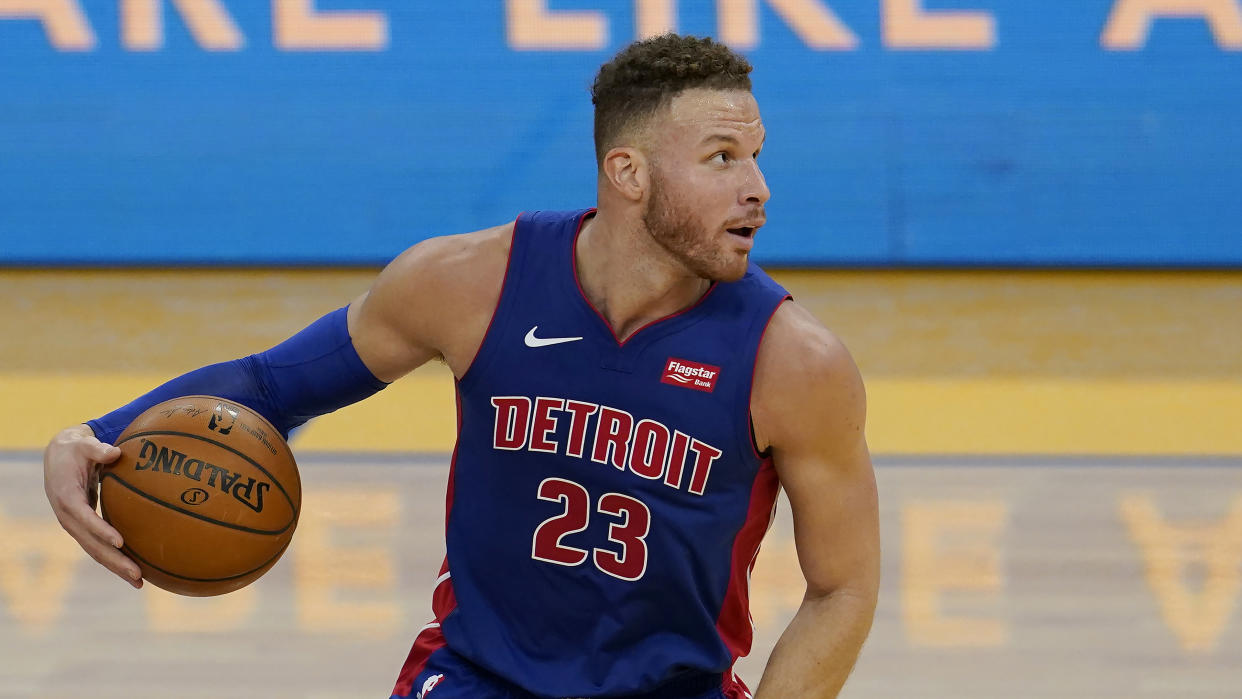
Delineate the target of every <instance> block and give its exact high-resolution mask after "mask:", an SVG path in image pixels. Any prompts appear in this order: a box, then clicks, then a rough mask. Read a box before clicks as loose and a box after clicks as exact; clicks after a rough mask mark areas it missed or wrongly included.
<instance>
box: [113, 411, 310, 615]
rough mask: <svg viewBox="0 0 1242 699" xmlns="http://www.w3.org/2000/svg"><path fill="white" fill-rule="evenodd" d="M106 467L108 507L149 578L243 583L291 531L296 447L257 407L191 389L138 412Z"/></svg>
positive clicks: (297, 490) (173, 584)
mask: <svg viewBox="0 0 1242 699" xmlns="http://www.w3.org/2000/svg"><path fill="white" fill-rule="evenodd" d="M116 446H117V447H119V448H120V449H121V456H120V458H118V459H117V460H116V461H115V462H113V463H111V464H107V465H104V466H103V468H102V470H101V471H100V490H99V501H100V508H101V510H102V514H103V517H104V519H105V520H107V521H108V522H109V523H110V524H111V525H112V526H113V527H115V528H116V529H117V531H119V532H120V533H121V536H122V537H124V539H125V544H124V547H123V548H122V549H121V550H122V551H123V552H124V553H125V554H126V555H127V556H129V557H130V558H132V559H133V560H134V562H136V563H137V564H138V566H139V567H140V568H141V569H142V577H143V578H145V579H146V580H148V581H150V582H151V583H152V584H153V585H156V586H158V587H162V588H164V589H165V590H168V591H170V592H175V593H177V594H181V595H189V596H194V597H207V596H212V595H221V594H224V593H226V592H232V591H233V590H237V589H240V588H242V587H245V586H246V585H248V584H250V583H251V582H254V581H255V580H257V579H258V578H259V577H260V576H261V575H263V574H264V573H266V572H267V571H268V570H269V569H270V568H271V567H272V566H273V565H275V564H276V562H277V561H278V560H280V556H281V554H283V553H284V552H285V549H286V548H287V547H288V546H289V541H290V540H291V539H292V538H293V530H294V528H295V527H296V526H297V521H298V512H299V510H300V509H301V504H302V484H301V480H300V478H299V477H298V469H297V464H296V463H295V462H294V459H293V454H292V452H291V451H290V450H289V445H288V444H286V443H285V440H284V439H283V438H282V437H281V436H280V433H279V432H277V431H276V429H275V428H274V427H272V425H271V424H270V423H269V422H268V421H267V420H265V419H264V418H263V417H262V416H261V415H259V414H258V413H256V412H254V411H252V410H250V409H249V408H247V407H245V406H243V405H239V404H237V403H234V402H231V401H228V400H224V399H222V398H214V397H211V396H184V397H182V398H176V399H173V400H169V401H165V402H163V403H160V404H159V405H156V406H153V407H151V408H150V409H148V410H147V411H146V412H144V413H142V414H141V415H139V416H138V417H137V418H135V419H134V421H133V422H131V423H130V425H129V427H127V428H126V429H125V431H124V432H122V433H121V435H120V436H119V437H118V438H117V440H116Z"/></svg>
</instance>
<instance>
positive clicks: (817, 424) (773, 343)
mask: <svg viewBox="0 0 1242 699" xmlns="http://www.w3.org/2000/svg"><path fill="white" fill-rule="evenodd" d="M768 334H769V336H770V340H768V339H765V341H764V346H763V347H762V348H761V350H760V356H759V367H758V371H757V375H756V378H757V383H756V389H755V391H756V396H755V402H754V405H753V406H752V409H753V411H754V414H755V419H756V427H757V429H758V430H759V431H760V432H761V433H762V434H763V436H764V437H765V438H766V440H767V441H768V443H769V445H770V447H771V449H772V458H773V461H774V463H775V465H776V469H777V473H778V475H779V476H780V480H781V485H782V487H783V488H784V489H785V492H786V494H787V496H788V498H789V504H790V508H791V510H792V512H793V519H794V540H795V544H796V545H797V549H798V559H799V562H800V563H801V566H802V570H803V574H804V575H805V577H806V580H807V585H808V593H809V594H812V595H816V594H826V593H829V592H834V591H837V590H840V589H843V588H849V589H853V590H855V591H860V592H865V593H867V594H874V591H875V589H876V587H877V586H878V583H879V558H880V544H879V506H878V494H877V489H876V482H875V473H874V471H873V469H872V465H871V457H870V454H869V453H868V450H867V441H866V432H865V424H866V394H865V391H864V388H863V382H862V378H861V376H860V375H859V372H858V368H857V366H856V365H855V364H854V361H853V359H852V358H851V357H850V355H849V353H848V351H846V349H845V347H844V346H843V345H841V343H840V342H839V341H838V340H837V339H836V338H835V337H834V336H833V335H832V334H831V333H829V332H828V331H827V330H825V329H824V328H823V327H822V326H820V325H819V323H818V322H817V321H815V319H814V318H813V317H812V316H811V315H810V314H809V313H808V312H807V311H806V310H805V309H802V308H800V307H798V306H796V305H792V304H787V305H786V307H784V308H782V309H781V310H780V311H778V314H777V316H775V317H774V318H773V322H772V325H771V327H770V329H769V333H768Z"/></svg>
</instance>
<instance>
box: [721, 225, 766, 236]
mask: <svg viewBox="0 0 1242 699" xmlns="http://www.w3.org/2000/svg"><path fill="white" fill-rule="evenodd" d="M725 230H727V231H729V232H730V233H732V234H733V235H736V236H741V237H743V238H750V237H751V236H753V235H754V234H755V231H757V230H759V227H758V226H739V227H738V228H726V229H725Z"/></svg>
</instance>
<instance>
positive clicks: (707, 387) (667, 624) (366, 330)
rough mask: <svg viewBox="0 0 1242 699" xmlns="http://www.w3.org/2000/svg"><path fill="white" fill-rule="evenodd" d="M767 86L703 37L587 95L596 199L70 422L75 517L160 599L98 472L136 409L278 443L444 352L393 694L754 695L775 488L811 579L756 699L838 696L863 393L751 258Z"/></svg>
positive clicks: (647, 57) (67, 475) (63, 487)
mask: <svg viewBox="0 0 1242 699" xmlns="http://www.w3.org/2000/svg"><path fill="white" fill-rule="evenodd" d="M750 70H751V67H750V65H749V63H748V62H747V61H746V60H745V59H744V58H742V57H740V56H738V55H736V54H734V53H732V52H731V51H730V50H729V49H727V48H725V47H724V46H722V45H720V44H717V43H715V42H713V41H711V40H708V39H696V38H692V37H680V36H676V35H666V36H662V37H658V38H655V39H650V40H646V41H643V42H639V43H636V44H633V45H631V46H629V47H628V48H626V49H625V50H623V51H622V52H621V53H620V54H618V55H617V56H616V57H615V58H614V59H613V60H612V61H610V62H609V63H607V64H605V65H604V66H603V67H602V68H601V69H600V71H599V74H598V76H597V78H596V81H595V84H594V87H593V97H594V102H595V105H596V114H595V128H596V130H595V140H596V150H597V159H598V166H599V176H598V208H596V209H589V210H583V211H574V212H562V213H552V212H535V213H526V214H523V215H521V216H520V217H518V219H517V220H516V221H515V222H510V223H506V224H504V225H501V226H497V227H495V228H489V229H487V230H483V231H478V232H474V233H468V234H465V235H456V236H447V237H440V238H433V239H431V240H427V241H425V242H422V243H419V244H417V245H415V246H414V247H412V248H410V249H409V250H408V251H406V252H405V253H403V254H402V255H401V256H399V257H398V258H397V259H396V260H395V261H393V262H392V263H391V264H390V265H389V266H388V267H387V268H386V269H385V270H384V271H383V272H382V273H381V274H380V275H379V277H378V278H377V279H376V280H375V282H374V285H373V286H372V287H371V289H370V290H369V291H368V292H367V293H366V294H364V295H362V296H361V297H359V298H357V299H354V300H353V302H352V303H350V304H349V305H348V306H347V307H345V308H342V309H339V310H338V311H335V312H333V313H330V314H328V315H327V316H325V317H324V318H322V319H320V320H319V321H317V322H315V323H314V324H312V325H311V326H309V327H308V328H306V329H305V330H303V331H302V332H300V333H299V334H297V335H295V336H294V337H292V338H290V339H289V340H286V341H285V342H284V343H281V344H280V345H278V346H277V347H275V348H273V349H271V350H268V351H266V352H262V353H259V354H256V355H251V356H250V357H246V358H244V359H240V360H236V361H233V362H226V363H223V364H218V365H214V366H210V367H205V368H202V369H199V370H196V371H193V372H191V373H189V374H187V375H185V376H183V377H180V378H178V379H174V380H173V381H171V382H169V383H168V384H165V385H164V386H161V387H159V388H157V389H155V390H154V391H152V392H151V393H149V394H147V395H145V396H143V397H141V398H139V399H138V400H136V401H134V402H133V403H131V404H130V405H127V406H125V407H123V408H121V409H119V410H117V411H115V412H113V413H111V414H109V415H107V416H104V417H102V418H100V419H98V420H93V421H91V422H89V423H87V425H79V426H76V427H71V428H69V429H67V430H65V431H64V432H62V433H61V434H59V435H58V436H56V437H55V438H54V439H53V440H52V442H51V443H50V444H49V446H48V448H47V450H46V453H45V456H44V464H45V480H46V490H47V495H48V498H49V500H50V501H51V504H52V508H53V510H55V512H56V515H57V517H58V518H59V520H60V521H61V523H62V525H63V526H64V527H65V529H66V530H67V531H68V532H69V533H70V534H71V535H72V536H73V537H74V538H75V539H76V540H77V541H78V542H79V543H80V544H81V545H82V547H83V548H84V549H85V550H86V551H87V552H88V553H89V554H90V555H91V556H92V557H94V558H95V560H97V561H99V562H100V563H101V564H103V565H104V566H106V567H107V568H108V569H110V570H112V571H113V572H114V573H116V574H118V575H120V576H121V577H122V578H124V579H126V580H127V581H129V582H130V583H131V584H133V585H134V586H135V587H137V586H140V585H141V580H140V579H139V577H138V568H137V566H136V565H135V564H134V563H133V561H132V560H130V559H129V558H127V557H125V556H124V555H123V554H122V553H121V552H120V551H119V550H118V548H119V547H120V545H121V543H122V541H121V537H120V535H119V534H118V533H117V532H116V531H115V530H114V529H112V528H111V527H110V526H108V525H107V524H106V523H105V522H104V521H103V520H102V519H100V518H99V517H98V516H97V515H96V514H95V512H94V510H93V504H94V502H93V493H94V489H95V482H94V477H93V476H94V473H95V467H93V466H92V464H93V463H94V462H103V463H108V462H111V461H113V460H115V459H116V458H117V456H118V453H119V450H118V449H117V448H116V447H113V446H110V443H111V442H112V441H114V440H115V438H116V436H117V435H118V434H119V433H120V432H121V431H122V429H123V428H124V427H125V426H126V425H127V424H128V423H129V421H130V420H131V419H133V417H135V416H136V415H138V414H139V413H140V412H141V411H142V410H144V409H146V408H147V407H149V406H151V405H154V404H155V403H157V402H159V401H162V400H165V399H168V398H171V397H175V396H180V395H188V394H211V395H218V396H222V397H225V398H229V399H231V400H236V401H238V402H240V403H243V404H245V405H249V406H251V407H252V408H254V409H256V410H258V411H259V412H261V413H263V414H264V415H265V416H266V417H267V418H268V419H269V420H270V421H271V422H272V423H273V424H274V425H275V426H276V427H277V428H279V429H280V430H281V431H282V432H285V433H287V432H288V430H289V429H290V428H292V427H295V426H297V425H299V424H301V423H303V422H305V421H306V420H308V419H310V418H311V417H314V416H316V415H321V414H323V413H326V412H329V411H331V410H334V409H336V408H338V407H341V406H343V405H346V404H349V403H352V402H355V401H357V400H361V399H363V398H365V397H366V396H368V395H371V394H372V393H374V392H375V391H377V390H379V389H381V388H383V387H384V386H385V385H386V384H387V383H388V382H391V381H394V380H396V379H398V378H400V377H401V376H403V375H404V374H406V373H408V372H410V371H411V370H413V369H414V368H416V367H418V366H419V365H421V364H423V363H425V362H427V361H429V360H432V359H435V358H440V359H442V360H443V361H444V362H445V363H446V364H447V365H448V366H449V368H451V369H452V371H453V373H454V375H455V376H456V380H457V393H458V398H459V435H458V441H457V447H456V450H455V452H454V457H453V466H452V470H451V471H450V476H449V482H448V503H447V504H448V517H447V525H446V536H447V543H446V551H447V557H446V560H445V562H444V565H443V567H442V568H441V570H440V575H439V580H438V581H437V587H436V589H435V593H434V596H433V605H432V606H433V610H434V612H435V619H434V621H433V622H432V623H431V624H428V625H427V626H425V627H424V628H423V629H422V630H420V631H419V632H418V633H417V634H416V636H415V638H414V645H413V649H412V650H411V652H410V654H409V658H408V660H407V661H406V663H405V666H404V667H403V668H402V670H401V672H400V675H399V679H398V681H397V684H396V687H395V689H394V692H393V696H394V697H418V698H419V699H490V698H493V697H496V698H499V697H523V698H524V697H643V698H646V699H657V698H659V699H664V698H677V699H682V698H692V697H693V698H700V697H701V698H704V699H706V698H709V697H712V698H720V697H728V698H730V699H741V698H742V697H749V696H751V695H750V693H749V690H747V688H746V687H745V686H744V685H743V684H742V683H741V681H740V680H738V679H737V678H736V677H735V676H734V674H733V672H732V668H733V664H734V662H735V661H736V659H737V658H738V657H739V656H742V655H745V654H746V653H747V652H748V651H749V649H750V644H751V635H752V628H751V624H750V620H749V614H748V610H747V604H748V600H747V597H748V589H747V586H748V575H749V572H750V569H751V567H752V565H753V563H754V559H755V556H756V554H757V552H758V547H759V542H760V539H761V537H762V536H763V534H764V532H765V530H766V528H767V526H768V524H769V522H770V517H771V515H772V512H773V508H774V504H775V499H776V495H777V490H778V488H779V487H781V486H783V487H784V488H785V491H786V493H787V494H788V497H789V502H790V504H791V506H792V509H793V517H794V525H795V540H796V544H797V550H798V556H799V560H800V562H801V566H802V570H803V573H804V575H805V578H806V582H807V587H806V595H805V598H804V600H803V603H802V606H801V608H800V609H799V610H798V613H797V615H796V616H795V617H794V619H793V622H792V623H791V624H790V625H789V627H788V628H787V629H786V630H785V632H784V634H783V636H782V637H781V639H780V642H779V643H778V644H777V646H776V648H775V650H774V651H773V652H772V655H771V658H770V659H769V661H768V666H767V669H766V671H765V673H764V676H763V679H762V682H761V684H760V685H759V687H758V691H757V694H756V696H758V697H761V698H762V699H782V698H797V699H811V698H818V697H834V696H836V695H837V693H838V691H839V690H840V688H841V686H842V684H843V683H844V681H845V678H846V676H847V675H848V673H849V671H850V669H851V667H852V666H853V663H854V661H855V658H856V657H857V654H858V652H859V648H860V647H861V645H862V643H863V640H864V638H865V637H866V635H867V633H868V631H869V628H870V625H871V620H872V616H873V614H874V609H875V603H876V594H877V585H878V577H879V573H878V568H879V542H878V539H879V536H878V524H877V519H878V518H877V505H876V487H875V480H874V475H873V473H872V469H871V464H870V458H869V456H868V452H867V446H866V443H865V440H864V436H863V423H864V396H863V386H862V382H861V379H860V377H859V374H858V370H857V369H856V367H855V365H854V363H853V361H852V360H851V358H850V357H849V355H848V353H847V352H846V350H845V348H844V347H843V346H842V345H841V343H840V342H839V341H838V340H837V339H836V338H835V337H834V336H833V335H832V334H831V333H829V332H828V331H827V330H825V329H824V328H823V327H822V326H821V325H820V324H819V323H818V322H817V321H816V320H815V319H814V318H813V317H812V316H811V314H810V313H808V312H807V311H806V310H804V309H803V308H802V307H800V306H798V305H797V304H796V303H794V302H793V301H792V300H791V299H790V298H789V296H788V294H787V293H786V292H785V290H784V289H782V288H781V287H780V286H778V285H777V284H776V283H775V282H773V281H772V280H771V279H770V278H769V277H768V276H767V275H765V274H764V273H763V272H762V271H760V270H759V269H758V268H757V267H756V266H754V265H753V264H751V263H750V262H749V253H750V250H751V246H752V245H754V242H755V236H756V232H757V231H758V230H759V228H760V227H761V226H762V225H763V224H764V204H765V203H766V202H767V200H768V196H769V193H768V189H767V186H766V184H765V183H764V179H763V175H762V173H761V172H760V169H759V166H758V164H757V161H756V158H757V157H758V156H759V152H760V150H761V149H762V147H763V142H764V138H765V132H764V126H763V122H762V121H761V120H760V117H759V109H758V106H757V105H756V102H755V99H754V97H753V96H752V95H751V92H750V77H749V73H750Z"/></svg>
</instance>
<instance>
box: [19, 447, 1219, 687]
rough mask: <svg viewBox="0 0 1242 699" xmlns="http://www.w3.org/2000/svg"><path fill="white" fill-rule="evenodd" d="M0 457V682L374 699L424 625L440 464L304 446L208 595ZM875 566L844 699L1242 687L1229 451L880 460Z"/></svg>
mask: <svg viewBox="0 0 1242 699" xmlns="http://www.w3.org/2000/svg"><path fill="white" fill-rule="evenodd" d="M39 473H40V471H39V467H38V463H37V461H36V458H35V456H34V455H33V454H32V455H16V454H15V455H9V456H8V457H5V458H3V459H2V460H0V529H2V530H3V531H4V532H5V534H6V535H5V537H4V538H3V539H2V540H0V697H6V698H7V697H13V698H17V697H21V698H23V699H25V698H32V697H33V698H44V697H46V698H48V699H51V698H52V697H72V696H90V697H93V698H95V699H113V698H116V699H121V698H125V699H130V698H133V697H173V696H175V697H185V698H191V697H202V698H203V699H208V698H212V699H216V698H219V697H325V698H327V697H383V696H387V695H388V692H389V690H390V689H391V684H392V682H393V681H394V680H395V677H396V673H397V670H398V668H399V667H400V665H401V662H402V661H403V660H404V657H405V654H406V652H407V651H408V649H409V644H410V642H411V641H412V638H413V634H414V632H415V631H416V630H417V629H418V628H419V627H420V626H422V624H423V623H425V622H426V621H427V620H428V619H429V617H430V612H429V607H428V605H429V599H430V591H431V585H432V582H433V581H434V579H435V576H436V572H437V567H438V565H439V561H440V560H441V558H442V556H443V546H442V543H441V541H442V539H441V533H442V527H443V488H444V481H445V477H446V474H447V465H446V463H445V462H444V460H442V459H426V458H417V457H410V458H389V459H382V460H373V461H358V460H349V461H342V460H339V459H337V460H332V459H325V458H321V457H315V456H311V457H306V458H304V460H303V464H302V474H303V482H304V486H305V489H306V497H305V502H304V509H303V513H304V514H303V518H302V521H301V523H300V525H299V528H298V533H297V536H296V537H295V538H294V543H293V545H292V547H291V548H290V550H289V551H288V553H287V554H286V555H285V557H284V558H283V559H282V561H281V562H280V563H279V564H278V566H277V567H276V568H275V569H273V570H272V571H271V572H270V573H269V574H268V575H267V576H265V577H264V578H262V579H260V580H259V581H258V582H257V583H255V584H254V585H252V586H251V587H249V588H246V589H244V590H242V591H239V592H237V593H233V594H231V595H227V596H224V597H221V598H216V599H191V598H180V597H175V596H173V595H169V594H167V593H164V592H162V591H160V590H158V589H156V588H153V587H150V586H148V587H147V588H146V589H144V590H143V591H142V592H135V591H133V590H131V589H130V588H128V587H127V586H126V585H124V584H123V583H121V582H120V581H118V580H114V579H112V578H110V577H109V576H108V575H107V574H105V573H103V572H102V571H101V570H100V569H98V568H97V567H96V566H95V565H94V564H93V563H92V562H91V561H89V560H88V559H87V558H86V557H85V556H83V555H82V554H81V552H80V551H78V550H77V548H76V545H75V544H73V542H71V541H70V540H69V539H68V537H66V536H64V534H63V533H61V532H60V530H59V529H58V527H57V525H56V523H55V521H54V520H52V518H51V517H50V516H49V515H48V514H47V510H46V505H45V504H44V503H43V500H42V497H41V492H40V491H41V488H40V475H39ZM878 476H879V484H880V490H881V493H882V506H883V507H882V509H883V512H882V524H883V537H884V544H885V545H884V563H883V566H884V582H883V590H882V594H881V601H880V606H879V611H878V613H877V617H876V622H875V627H874V629H873V631H872V633H871V638H870V640H869V642H868V644H867V646H866V648H865V649H864V652H863V655H862V659H861V660H860V662H859V664H858V667H857V669H856V671H855V673H854V676H853V677H852V679H851V680H850V682H849V684H848V685H847V689H846V691H845V693H844V694H843V696H844V697H852V698H855V699H861V698H869V697H876V698H880V697H883V698H886V699H887V698H891V697H945V698H946V699H976V698H977V699H995V698H997V697H1048V698H1052V697H1056V698H1058V699H1067V698H1071V697H1080V698H1082V699H1103V698H1106V697H1116V698H1117V699H1122V698H1125V699H1139V698H1151V699H1157V698H1160V699H1174V698H1182V697H1203V698H1206V697H1219V698H1221V699H1224V698H1225V697H1238V696H1240V695H1242V610H1239V609H1238V607H1239V604H1238V602H1239V597H1240V595H1242V589H1240V588H1242V464H1240V463H1238V462H1234V461H1227V460H1212V461H1206V462H1200V463H1196V462H1193V461H1182V462H1177V461H1163V460H1161V461H1137V462H1135V461H1132V462H1126V461H1100V460H1090V461H1056V460H1049V459H1037V460H1021V461H1004V460H988V459H983V460H971V461H968V462H962V461H958V462H954V460H944V459H936V460H921V461H916V462H910V461H904V462H903V461H883V462H882V463H881V465H880V466H879V468H878ZM788 514H789V511H788V508H787V507H785V506H784V505H782V508H781V510H780V517H779V518H778V519H777V521H776V523H775V525H774V526H773V529H772V530H771V531H770V532H769V535H768V538H767V539H766V542H765V544H764V548H763V550H762V553H761V554H760V557H759V564H758V566H757V568H756V571H755V573H754V576H753V577H752V595H753V604H752V610H753V615H754V619H755V624H756V626H757V629H758V636H757V642H756V647H755V649H754V652H753V653H752V654H751V656H750V657H749V658H746V659H745V660H744V661H742V663H741V666H740V674H741V675H742V676H743V677H744V678H745V679H747V680H748V681H750V682H751V683H752V687H753V683H756V682H757V680H758V678H759V676H760V674H761V673H762V669H763V665H764V662H765V660H766V658H767V655H768V653H769V651H770V650H771V647H772V645H773V643H775V640H776V638H777V636H778V635H779V633H780V631H781V629H782V628H783V627H784V625H785V623H786V622H787V621H788V619H789V618H790V617H791V616H792V614H793V612H794V611H795V609H796V608H797V604H798V601H799V599H800V597H801V594H802V584H801V578H800V576H799V574H798V569H797V562H796V557H795V554H794V549H793V543H792V537H791V528H790V522H789V519H788Z"/></svg>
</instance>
